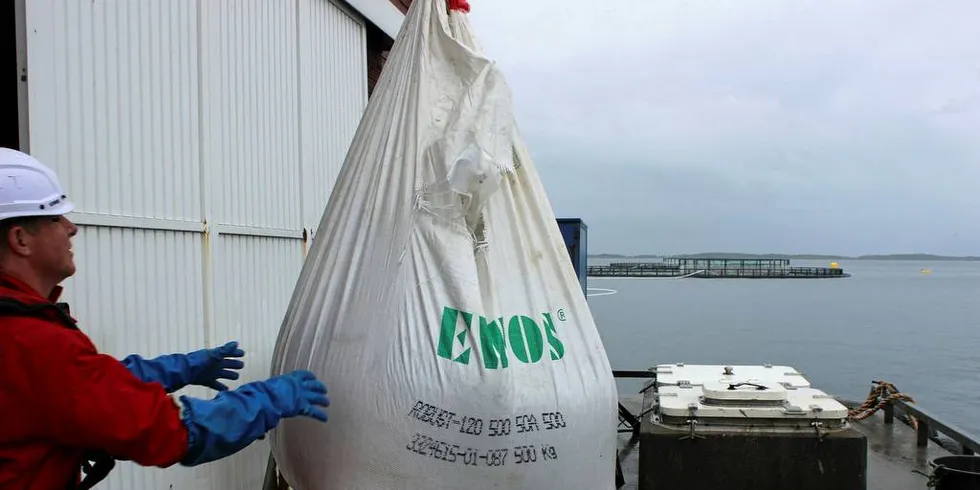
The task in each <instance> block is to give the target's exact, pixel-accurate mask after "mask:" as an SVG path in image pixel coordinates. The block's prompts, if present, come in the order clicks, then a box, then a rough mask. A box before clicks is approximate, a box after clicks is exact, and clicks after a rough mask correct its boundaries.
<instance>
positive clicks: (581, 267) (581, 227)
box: [558, 218, 589, 296]
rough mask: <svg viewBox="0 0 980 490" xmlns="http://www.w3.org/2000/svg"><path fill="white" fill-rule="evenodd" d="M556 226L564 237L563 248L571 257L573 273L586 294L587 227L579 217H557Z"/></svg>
mask: <svg viewBox="0 0 980 490" xmlns="http://www.w3.org/2000/svg"><path fill="white" fill-rule="evenodd" d="M558 228H559V229H560V230H561V235H562V237H563V238H564V239H565V248H566V249H568V256H569V258H571V259H572V266H574V267H575V274H576V275H577V276H578V281H579V283H580V284H581V285H582V293H583V294H585V295H586V296H588V294H589V292H588V289H589V288H588V268H589V252H588V248H589V247H588V245H589V227H588V226H586V225H585V222H583V221H582V220H581V219H580V218H558Z"/></svg>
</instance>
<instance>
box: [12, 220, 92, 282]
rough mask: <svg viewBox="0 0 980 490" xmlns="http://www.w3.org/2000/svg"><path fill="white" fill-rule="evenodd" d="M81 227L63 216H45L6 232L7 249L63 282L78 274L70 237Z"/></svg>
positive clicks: (40, 271)
mask: <svg viewBox="0 0 980 490" xmlns="http://www.w3.org/2000/svg"><path fill="white" fill-rule="evenodd" d="M76 233H78V227H77V226H75V224H74V223H72V222H71V220H69V219H68V218H66V217H64V216H43V217H37V218H34V219H32V220H31V222H30V223H25V224H24V225H23V226H15V227H13V228H12V229H11V230H10V231H9V233H8V236H7V245H8V252H13V253H14V254H17V255H20V256H22V257H24V258H25V259H26V260H27V261H28V263H29V264H30V265H31V268H33V269H34V270H35V271H37V272H39V273H40V274H42V275H43V276H44V277H45V278H47V279H49V280H51V281H53V282H55V283H60V282H61V281H63V280H64V279H66V278H68V277H71V276H72V275H74V274H75V258H74V255H75V254H74V253H73V252H72V249H71V247H72V245H71V239H72V237H74V236H75V234H76Z"/></svg>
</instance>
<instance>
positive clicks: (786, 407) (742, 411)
mask: <svg viewBox="0 0 980 490" xmlns="http://www.w3.org/2000/svg"><path fill="white" fill-rule="evenodd" d="M664 366H667V367H670V368H672V372H670V373H667V372H666V370H661V368H662V367H664ZM678 367H680V368H681V369H677V368H678ZM661 372H663V373H665V374H666V376H665V375H664V374H660V373H661ZM664 377H666V380H665V379H664ZM657 381H658V382H657V384H658V387H657V392H658V393H659V399H660V403H659V412H660V414H661V415H663V416H665V417H671V418H674V417H677V418H684V417H692V416H693V417H696V418H698V419H700V420H704V419H726V420H730V421H733V420H734V421H737V420H743V421H745V422H746V423H757V422H762V421H763V420H772V421H779V420H783V421H785V420H793V419H802V420H811V421H812V420H814V419H820V420H833V419H837V420H840V419H844V418H846V417H847V407H845V406H844V405H843V404H841V403H840V402H838V401H837V400H836V399H834V397H832V396H831V395H828V394H826V393H824V392H823V391H821V390H818V389H816V388H813V387H811V386H810V383H809V381H807V380H806V379H805V378H803V377H802V375H800V374H799V372H798V371H796V370H795V369H792V368H790V367H785V366H771V367H770V366H710V365H708V366H706V365H695V366H677V365H663V366H658V378H657Z"/></svg>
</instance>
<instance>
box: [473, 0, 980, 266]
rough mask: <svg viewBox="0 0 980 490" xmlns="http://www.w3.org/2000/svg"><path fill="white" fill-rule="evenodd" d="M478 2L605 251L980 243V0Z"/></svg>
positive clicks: (516, 86) (559, 191)
mask: <svg viewBox="0 0 980 490" xmlns="http://www.w3.org/2000/svg"><path fill="white" fill-rule="evenodd" d="M470 4H471V5H472V11H471V14H470V20H471V22H472V24H473V26H474V29H475V31H476V34H477V36H478V39H479V40H480V42H481V43H482V44H483V47H484V48H485V50H486V51H487V53H488V54H489V55H490V56H491V57H492V58H494V59H496V60H498V61H499V63H500V66H501V68H502V70H503V71H504V74H505V76H506V77H507V80H508V82H509V83H510V85H511V87H512V89H513V91H514V97H515V104H516V110H517V118H518V124H519V125H520V127H521V130H522V132H523V134H524V136H525V138H526V139H527V142H528V147H529V149H530V151H531V154H532V155H533V156H534V158H535V163H536V165H537V167H538V169H539V172H540V173H541V174H542V178H543V179H544V184H545V186H546V187H547V189H548V193H549V198H550V199H551V203H552V205H553V206H554V208H555V212H556V213H557V214H558V215H559V216H576V217H582V218H583V219H585V220H586V222H587V224H588V225H589V232H590V233H589V245H590V252H592V253H602V252H620V253H687V252H708V251H715V252H717V251H732V252H752V253H762V252H786V253H809V252H812V253H840V254H854V255H857V254H867V253H914V252H923V253H938V254H951V255H966V254H974V255H980V28H978V27H977V26H978V22H980V2H977V1H975V0H950V1H945V2H926V1H918V2H915V1H907V0H862V1H860V2H854V1H843V0H822V1H811V2H803V1H786V0H738V1H732V0H727V1H707V2H705V1H701V2H696V1H679V0H655V1H654V0H641V1H636V2H611V1H610V2H607V1H596V0H563V1H557V0H536V1H534V0H470Z"/></svg>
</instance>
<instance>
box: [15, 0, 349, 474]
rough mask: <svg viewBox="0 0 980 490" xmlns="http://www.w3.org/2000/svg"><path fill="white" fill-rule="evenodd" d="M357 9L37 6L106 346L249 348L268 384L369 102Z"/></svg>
mask: <svg viewBox="0 0 980 490" xmlns="http://www.w3.org/2000/svg"><path fill="white" fill-rule="evenodd" d="M351 12H352V11H350V10H349V9H347V8H341V7H338V6H337V5H335V4H334V3H332V2H331V1H328V0H296V1H291V2H282V1H278V0H173V1H168V2H158V1H154V0H128V1H122V0H120V1H116V2H103V1H100V2H72V1H69V2H65V1H61V0H57V1H56V0H31V1H29V2H27V10H26V19H27V43H28V56H27V59H28V69H29V72H28V76H29V79H28V84H29V91H30V93H29V124H30V129H29V131H30V148H29V151H30V152H31V153H32V154H34V155H36V156H37V157H39V158H41V159H42V160H43V161H45V162H47V163H49V164H50V165H52V166H53V167H54V168H55V169H56V171H57V172H58V173H59V176H60V177H61V179H62V184H63V185H65V186H66V187H67V189H68V192H69V195H70V197H71V198H72V199H73V200H75V202H76V203H77V204H78V206H79V209H78V211H77V212H76V213H75V214H74V215H73V219H75V220H76V221H77V222H78V223H79V224H80V225H82V226H81V231H80V233H79V236H78V237H76V239H75V244H76V245H75V255H76V262H77V264H78V266H79V272H78V274H77V275H76V276H75V277H74V278H72V279H70V280H68V281H67V282H66V284H65V286H66V295H65V297H66V299H67V300H68V301H69V302H71V303H72V308H73V312H74V313H75V314H76V316H78V317H79V318H80V320H81V322H82V327H83V329H84V330H85V331H86V332H87V333H89V335H90V336H91V337H92V339H93V341H94V342H95V343H96V345H98V346H99V348H100V349H101V350H103V351H104V352H106V353H108V354H111V355H114V356H117V357H123V356H125V355H127V354H130V353H138V354H141V355H144V356H154V355H158V354H164V353H170V352H182V351H189V350H193V349H198V348H201V347H203V346H205V345H211V346H213V345H216V344H220V343H223V342H225V341H227V340H230V339H237V340H239V341H240V342H241V344H242V347H243V348H244V349H245V351H246V354H247V356H246V369H245V370H244V373H243V379H242V380H240V381H239V382H232V383H229V385H231V386H233V387H234V386H237V385H238V384H240V383H242V382H248V381H252V380H256V379H262V378H265V377H267V376H268V373H269V363H270V359H271V354H272V350H273V346H274V343H275V340H276V335H277V332H278V329H279V325H280V322H281V320H282V316H283V314H284V313H285V309H286V307H287V305H288V301H289V297H290V295H291V293H292V290H293V287H294V285H295V282H296V279H297V276H298V273H299V271H300V268H301V266H302V260H303V257H304V254H305V250H306V243H304V236H309V233H308V231H309V230H310V229H312V228H313V227H315V226H316V224H317V223H318V222H319V219H320V215H321V214H322V212H323V207H324V206H325V205H326V203H327V200H328V198H329V194H330V192H331V190H332V188H333V185H334V181H335V180H336V177H337V174H338V173H339V170H340V167H341V165H342V163H343V160H344V158H345V156H346V152H347V148H348V145H349V143H350V140H351V137H352V136H353V135H354V131H355V130H356V128H357V124H358V122H359V120H360V117H361V113H362V111H363V108H364V106H365V104H366V102H367V81H366V58H365V57H366V40H365V32H364V24H363V21H362V20H361V19H360V18H359V17H357V16H356V14H352V13H351ZM304 231H307V233H305V232H304ZM181 393H189V394H192V395H196V396H205V397H209V396H212V393H211V392H209V391H207V390H204V389H201V388H191V389H185V390H183V391H182V392H181ZM267 457H268V445H267V444H266V442H265V441H259V442H257V443H255V444H253V446H252V447H250V448H248V449H246V450H245V451H242V452H241V453H239V454H238V455H236V456H234V457H231V458H228V459H227V460H224V461H221V462H217V463H212V464H209V465H207V466H203V467H198V468H193V469H188V468H180V467H177V468H171V469H167V470H160V469H146V468H140V467H138V466H135V465H133V464H131V463H125V462H121V463H119V464H118V465H117V468H116V470H115V471H114V472H113V474H112V475H111V476H110V478H109V480H108V481H107V482H105V483H103V485H101V486H100V488H101V487H102V486H104V487H105V488H106V489H113V490H114V489H129V488H145V489H156V488H160V489H166V488H195V489H198V488H213V489H224V488H228V489H232V488H234V489H238V488H259V487H260V485H261V481H262V477H263V474H264V471H265V465H266V458H267Z"/></svg>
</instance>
